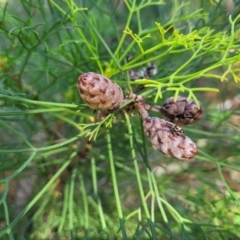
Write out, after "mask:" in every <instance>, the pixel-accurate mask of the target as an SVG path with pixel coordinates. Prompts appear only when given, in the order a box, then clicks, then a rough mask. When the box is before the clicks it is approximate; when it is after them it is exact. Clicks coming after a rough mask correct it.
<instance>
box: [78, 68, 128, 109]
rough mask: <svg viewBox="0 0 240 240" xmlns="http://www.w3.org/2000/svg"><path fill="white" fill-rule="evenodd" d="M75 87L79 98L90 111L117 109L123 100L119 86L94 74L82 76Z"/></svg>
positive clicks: (89, 73)
mask: <svg viewBox="0 0 240 240" xmlns="http://www.w3.org/2000/svg"><path fill="white" fill-rule="evenodd" d="M77 87H78V91H79V94H80V96H81V98H82V99H83V100H84V101H85V103H86V104H87V105H88V106H89V107H90V108H92V109H101V110H115V109H118V108H119V107H120V105H121V103H122V101H123V98H124V96H123V91H122V89H121V87H120V86H118V85H117V84H116V83H114V82H113V81H112V80H110V79H108V78H106V77H104V76H102V75H101V74H98V73H94V72H88V73H84V74H82V75H81V76H80V77H79V78H78V85H77Z"/></svg>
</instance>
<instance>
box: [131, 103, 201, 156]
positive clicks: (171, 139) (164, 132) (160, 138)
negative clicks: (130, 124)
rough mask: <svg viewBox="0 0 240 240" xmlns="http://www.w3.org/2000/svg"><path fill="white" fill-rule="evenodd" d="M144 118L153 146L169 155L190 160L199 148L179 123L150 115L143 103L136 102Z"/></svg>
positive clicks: (144, 124)
mask: <svg viewBox="0 0 240 240" xmlns="http://www.w3.org/2000/svg"><path fill="white" fill-rule="evenodd" d="M135 106H136V108H137V109H138V112H139V113H140V115H141V116H142V118H143V129H144V133H145V135H146V136H147V138H148V140H149V141H150V142H151V144H152V147H153V148H154V149H156V150H158V151H160V152H162V153H163V154H164V155H166V156H168V157H174V158H176V159H178V160H190V159H192V158H194V157H195V155H196V154H197V152H198V150H197V147H196V145H195V143H194V142H193V141H192V140H191V139H190V138H189V137H187V136H186V135H185V134H184V133H183V131H182V129H181V128H180V127H178V126H177V125H175V124H173V123H171V122H168V121H165V120H163V119H160V118H157V117H150V116H149V115H148V113H147V111H146V110H145V108H144V105H143V104H141V103H136V104H135Z"/></svg>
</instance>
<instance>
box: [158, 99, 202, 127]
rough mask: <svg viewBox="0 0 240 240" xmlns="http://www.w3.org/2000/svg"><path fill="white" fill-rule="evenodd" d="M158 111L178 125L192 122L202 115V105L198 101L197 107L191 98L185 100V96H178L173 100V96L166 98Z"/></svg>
mask: <svg viewBox="0 0 240 240" xmlns="http://www.w3.org/2000/svg"><path fill="white" fill-rule="evenodd" d="M160 112H161V113H162V114H163V115H164V116H165V117H167V118H168V119H169V120H170V121H171V122H173V123H176V124H177V125H179V126H182V125H187V124H193V123H195V122H196V121H198V120H199V119H201V117H202V115H203V106H202V104H201V103H200V102H199V108H198V107H197V105H196V104H195V102H194V101H193V100H189V101H187V98H186V97H181V96H179V97H178V98H177V101H176V102H174V97H170V98H168V99H167V100H166V101H165V102H164V104H163V106H162V107H161V109H160Z"/></svg>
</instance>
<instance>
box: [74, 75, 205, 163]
mask: <svg viewBox="0 0 240 240" xmlns="http://www.w3.org/2000/svg"><path fill="white" fill-rule="evenodd" d="M78 91H79V94H80V96H81V98H82V99H83V100H84V101H85V102H86V104H87V105H88V106H89V107H90V108H92V109H99V110H101V111H100V112H101V113H103V115H104V116H105V115H107V114H108V113H109V112H111V111H113V110H116V109H118V108H119V107H120V106H121V104H123V103H124V102H126V101H127V99H124V95H123V91H122V89H121V88H120V86H118V85H117V84H116V83H114V82H113V81H111V80H110V79H108V78H106V77H104V76H102V75H100V74H97V73H93V72H89V73H84V74H82V75H81V76H80V77H79V78H78ZM129 98H130V99H132V100H133V102H134V103H133V106H134V107H135V108H136V109H137V110H138V112H139V114H140V115H141V116H142V118H143V129H144V133H145V135H146V136H147V138H148V140H149V141H150V142H151V144H152V147H153V148H154V149H156V150H158V151H160V152H162V153H163V154H164V155H166V156H169V157H174V158H176V159H179V160H190V159H192V158H194V157H195V155H196V154H197V152H198V150H197V147H196V145H195V143H194V142H193V141H192V140H191V139H190V138H189V137H187V136H186V135H185V134H184V133H183V131H182V129H181V128H180V127H179V126H182V125H186V124H193V123H194V122H196V121H198V120H199V119H200V118H201V117H202V115H203V107H202V104H201V103H200V106H199V107H197V105H196V104H195V102H194V101H193V100H189V101H188V100H187V98H186V97H181V96H179V97H178V98H177V101H174V98H173V97H171V98H168V99H167V100H166V101H165V102H164V104H163V106H162V107H159V106H154V105H149V104H145V103H144V99H143V97H142V96H141V95H136V94H130V96H129ZM129 98H128V99H129ZM149 110H152V111H157V112H160V113H162V115H164V116H165V117H167V118H168V119H169V121H170V122H168V121H165V120H163V119H161V118H158V117H151V116H149V114H148V111H149ZM176 124H177V125H176Z"/></svg>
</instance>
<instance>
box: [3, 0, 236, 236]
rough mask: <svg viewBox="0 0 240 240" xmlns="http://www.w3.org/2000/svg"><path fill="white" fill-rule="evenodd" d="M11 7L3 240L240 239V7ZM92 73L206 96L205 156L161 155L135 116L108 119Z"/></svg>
mask: <svg viewBox="0 0 240 240" xmlns="http://www.w3.org/2000/svg"><path fill="white" fill-rule="evenodd" d="M0 4H2V7H1V13H0V33H1V42H0V46H1V53H0V104H1V105H0V106H1V109H0V116H1V118H0V126H1V128H0V136H1V145H0V213H1V214H0V238H1V239H25V238H26V239H238V238H240V235H239V232H240V218H239V216H240V211H239V206H240V200H239V197H240V194H239V191H240V189H239V179H240V178H239V175H240V162H239V157H240V151H239V143H240V137H239V136H240V134H238V133H239V114H240V112H239V110H238V109H239V105H240V104H239V102H240V101H239V95H238V94H239V93H238V92H239V91H238V89H239V82H240V75H239V70H240V69H239V61H240V54H239V48H240V42H239V35H240V29H239V23H240V9H239V5H240V2H239V0H235V1H230V0H226V1H210V0H201V1H189V2H186V1H177V0H172V1H165V2H164V1H162V0H160V1H157V0H141V1H136V0H124V1H120V0H115V1H112V0H109V1H106V0H105V1H104V0H97V1H93V0H90V1H87V0H83V1H78V0H63V1H57V0H49V1H41V0H30V1H29V0H28V1H27V0H20V1H19V2H18V3H17V7H16V6H15V5H16V3H15V2H14V1H9V2H8V3H5V4H3V3H0ZM149 62H154V63H155V64H156V65H157V66H158V73H157V75H155V76H154V77H153V78H152V79H138V80H136V81H130V77H129V70H131V69H137V70H140V69H141V68H142V67H145V66H146V65H147V64H148V63H149ZM89 71H93V72H97V73H101V74H102V75H104V76H107V77H109V78H111V79H113V80H114V81H116V82H117V83H118V84H119V85H121V87H122V88H123V89H124V92H125V94H129V93H130V92H131V91H132V90H134V89H135V87H136V86H139V85H144V86H145V88H144V90H143V91H142V92H141V95H143V96H144V97H145V98H146V101H147V102H149V103H153V102H154V103H157V104H159V105H161V103H162V102H163V101H164V100H165V99H166V98H167V97H169V96H175V98H177V96H178V95H186V96H187V97H188V98H189V99H190V98H192V99H194V100H195V102H196V103H198V101H201V102H202V103H203V105H204V109H205V115H204V118H203V119H202V120H201V121H200V122H199V123H198V124H196V125H195V126H192V127H186V128H184V131H185V133H186V134H187V135H188V136H190V137H191V139H192V140H193V141H195V142H196V143H197V146H198V149H199V154H198V155H197V157H196V159H194V160H193V161H191V162H189V163H186V162H178V161H177V160H174V159H169V158H166V157H165V156H163V155H162V154H161V153H159V152H157V151H155V150H154V149H152V147H151V146H150V144H149V143H148V142H147V141H146V138H145V136H144V134H143V129H142V127H141V126H142V125H141V120H140V118H139V117H138V115H137V114H136V113H135V112H133V114H132V115H128V114H126V113H123V112H122V111H121V110H118V111H116V112H114V113H113V114H110V115H108V116H107V117H106V118H105V119H103V120H101V121H99V122H95V121H94V115H95V113H93V111H91V110H90V109H88V107H87V106H86V105H85V104H84V103H83V102H82V100H81V99H80V98H79V95H78V92H77V88H76V82H77V78H78V76H79V75H80V74H82V73H84V72H89ZM229 99H232V100H231V103H232V106H230V107H227V103H228V102H227V101H225V100H228V101H230V100H229ZM233 100H234V101H233ZM223 101H225V103H226V106H225V105H223V106H224V107H222V108H221V105H220V103H221V102H223ZM235 105H236V106H235Z"/></svg>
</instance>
